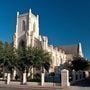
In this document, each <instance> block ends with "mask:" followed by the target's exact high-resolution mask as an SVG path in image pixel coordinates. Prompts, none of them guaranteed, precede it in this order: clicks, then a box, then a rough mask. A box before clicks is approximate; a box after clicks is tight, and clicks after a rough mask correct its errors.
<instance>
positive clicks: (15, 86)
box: [0, 81, 62, 89]
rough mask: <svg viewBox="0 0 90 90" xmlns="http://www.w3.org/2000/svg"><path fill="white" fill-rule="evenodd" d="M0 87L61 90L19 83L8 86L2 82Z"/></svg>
mask: <svg viewBox="0 0 90 90" xmlns="http://www.w3.org/2000/svg"><path fill="white" fill-rule="evenodd" d="M0 87H8V88H24V89H26V88H50V89H62V87H61V86H50V85H44V86H41V85H30V84H26V85H20V84H19V83H16V84H15V83H14V84H13V83H10V84H9V85H7V84H5V82H4V81H0Z"/></svg>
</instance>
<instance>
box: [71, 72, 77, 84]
mask: <svg viewBox="0 0 90 90" xmlns="http://www.w3.org/2000/svg"><path fill="white" fill-rule="evenodd" d="M75 81H76V71H75V70H72V83H74V82H75Z"/></svg>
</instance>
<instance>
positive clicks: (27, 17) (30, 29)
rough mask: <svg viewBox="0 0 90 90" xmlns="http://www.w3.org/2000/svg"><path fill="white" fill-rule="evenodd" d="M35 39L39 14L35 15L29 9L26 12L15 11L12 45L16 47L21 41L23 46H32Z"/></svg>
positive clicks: (37, 36) (37, 35)
mask: <svg viewBox="0 0 90 90" xmlns="http://www.w3.org/2000/svg"><path fill="white" fill-rule="evenodd" d="M35 39H39V15H37V16H35V15H34V14H33V13H32V11H31V9H30V10H29V12H28V13H24V14H19V12H17V20H16V32H15V34H14V47H15V48H16V49H17V48H18V47H19V46H20V45H21V42H23V43H24V45H25V46H27V47H29V46H34V42H35Z"/></svg>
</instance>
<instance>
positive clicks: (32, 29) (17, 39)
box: [14, 9, 83, 72]
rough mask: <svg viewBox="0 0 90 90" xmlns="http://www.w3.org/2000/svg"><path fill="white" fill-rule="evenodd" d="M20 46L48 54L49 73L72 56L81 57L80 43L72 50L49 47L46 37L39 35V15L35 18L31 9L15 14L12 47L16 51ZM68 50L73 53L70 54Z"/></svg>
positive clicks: (69, 48)
mask: <svg viewBox="0 0 90 90" xmlns="http://www.w3.org/2000/svg"><path fill="white" fill-rule="evenodd" d="M20 45H25V46H27V47H29V46H32V47H39V48H42V49H44V50H46V51H48V52H50V53H51V58H52V65H51V68H50V72H53V71H55V67H59V66H61V65H62V64H64V63H65V62H66V61H67V60H72V58H73V56H74V55H79V56H81V57H83V53H82V47H81V43H79V44H78V45H76V47H74V46H73V47H74V49H73V47H70V46H67V47H54V46H53V45H49V44H48V37H46V36H41V35H39V15H37V16H35V15H34V14H33V13H32V11H31V9H30V10H29V12H28V13H25V14H19V12H17V21H16V32H15V34H14V47H15V48H16V49H17V48H18V47H19V46H20ZM71 49H72V50H71ZM70 50H71V51H73V52H70ZM75 50H76V51H75ZM68 52H69V53H68Z"/></svg>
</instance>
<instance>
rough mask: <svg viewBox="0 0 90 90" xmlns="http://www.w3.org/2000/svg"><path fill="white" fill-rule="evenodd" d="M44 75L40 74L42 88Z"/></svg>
mask: <svg viewBox="0 0 90 90" xmlns="http://www.w3.org/2000/svg"><path fill="white" fill-rule="evenodd" d="M44 75H45V74H44V73H41V86H43V85H44Z"/></svg>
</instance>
